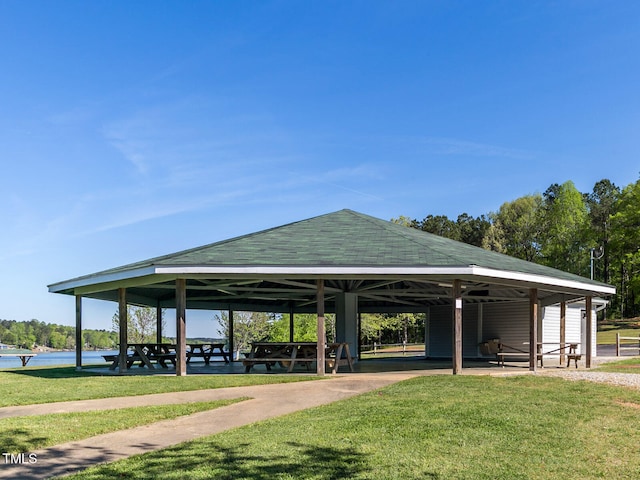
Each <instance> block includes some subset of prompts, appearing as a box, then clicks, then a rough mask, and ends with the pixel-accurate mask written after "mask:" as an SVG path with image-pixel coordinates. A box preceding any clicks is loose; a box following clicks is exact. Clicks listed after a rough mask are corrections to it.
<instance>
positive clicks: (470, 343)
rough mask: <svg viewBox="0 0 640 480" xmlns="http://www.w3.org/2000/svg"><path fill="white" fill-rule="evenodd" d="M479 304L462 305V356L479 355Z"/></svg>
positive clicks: (472, 356)
mask: <svg viewBox="0 0 640 480" xmlns="http://www.w3.org/2000/svg"><path fill="white" fill-rule="evenodd" d="M477 325H478V305H471V304H469V305H464V304H463V305H462V356H463V357H466V358H475V357H477V356H478V343H480V342H479V341H478V327H477Z"/></svg>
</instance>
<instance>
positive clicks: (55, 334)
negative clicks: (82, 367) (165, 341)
mask: <svg viewBox="0 0 640 480" xmlns="http://www.w3.org/2000/svg"><path fill="white" fill-rule="evenodd" d="M75 332H76V329H75V327H69V326H66V325H56V324H52V323H44V322H40V321H38V320H35V319H34V320H29V321H27V322H19V321H16V320H0V343H4V344H6V345H13V346H16V347H19V348H28V349H31V348H34V347H37V346H40V347H48V348H54V349H60V350H62V349H74V348H75V347H76V333H75ZM82 335H83V339H84V346H83V348H84V349H92V348H98V349H103V348H114V346H115V345H116V343H117V334H116V333H114V332H109V331H107V330H83V331H82Z"/></svg>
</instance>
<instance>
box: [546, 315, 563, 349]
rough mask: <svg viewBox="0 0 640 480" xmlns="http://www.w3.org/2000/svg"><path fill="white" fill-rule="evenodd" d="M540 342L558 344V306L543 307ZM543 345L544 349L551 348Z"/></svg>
mask: <svg viewBox="0 0 640 480" xmlns="http://www.w3.org/2000/svg"><path fill="white" fill-rule="evenodd" d="M542 342H543V343H557V344H558V347H559V346H560V307H556V306H550V307H544V309H543V312H542ZM547 346H548V345H545V349H544V350H545V351H547V350H551V348H547Z"/></svg>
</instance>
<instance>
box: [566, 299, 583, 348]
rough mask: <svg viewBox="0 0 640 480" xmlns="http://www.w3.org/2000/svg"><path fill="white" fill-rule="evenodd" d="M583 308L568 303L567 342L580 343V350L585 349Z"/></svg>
mask: <svg viewBox="0 0 640 480" xmlns="http://www.w3.org/2000/svg"><path fill="white" fill-rule="evenodd" d="M581 332H582V308H580V307H572V306H570V305H567V343H572V342H575V343H580V346H579V347H578V352H582V351H584V349H585V348H584V344H583V343H582V342H583V341H584V339H583V338H580V337H582V333H581Z"/></svg>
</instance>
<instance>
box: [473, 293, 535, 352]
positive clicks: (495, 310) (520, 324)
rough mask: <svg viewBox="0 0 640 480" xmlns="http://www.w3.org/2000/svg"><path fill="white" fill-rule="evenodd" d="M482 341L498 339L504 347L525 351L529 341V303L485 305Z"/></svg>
mask: <svg viewBox="0 0 640 480" xmlns="http://www.w3.org/2000/svg"><path fill="white" fill-rule="evenodd" d="M482 318H483V320H482V333H483V335H482V337H483V338H482V341H485V340H490V339H492V338H499V339H500V340H501V341H502V343H504V344H505V345H510V346H512V347H516V348H519V349H521V350H526V349H527V348H528V347H527V346H526V345H523V344H524V343H525V342H528V341H529V303H528V302H513V303H500V304H498V303H496V304H491V303H488V304H485V305H484V312H483V316H482Z"/></svg>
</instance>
